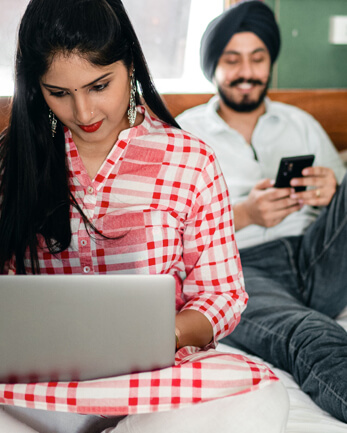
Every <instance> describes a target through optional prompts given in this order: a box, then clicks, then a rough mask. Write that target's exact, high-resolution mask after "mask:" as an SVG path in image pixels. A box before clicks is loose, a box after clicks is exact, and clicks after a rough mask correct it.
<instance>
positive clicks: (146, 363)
mask: <svg viewBox="0 0 347 433" xmlns="http://www.w3.org/2000/svg"><path fill="white" fill-rule="evenodd" d="M174 357H175V279H174V278H173V277H172V276H170V275H155V276H149V275H89V276H84V275H38V276H0V380H1V382H24V383H25V382H36V381H57V380H60V381H68V380H87V379H94V378H100V377H109V376H116V375H120V374H127V373H132V372H136V371H146V370H153V369H157V368H164V367H167V366H171V365H173V363H174Z"/></svg>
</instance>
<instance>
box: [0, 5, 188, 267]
mask: <svg viewBox="0 0 347 433" xmlns="http://www.w3.org/2000/svg"><path fill="white" fill-rule="evenodd" d="M59 53H63V54H70V53H77V54H80V55H82V56H84V57H85V58H86V59H87V60H89V61H90V62H91V63H92V64H95V65H99V66H106V65H110V64H112V63H114V62H117V61H122V62H123V63H124V65H125V66H126V67H127V68H128V70H130V68H131V66H134V68H135V76H136V81H137V85H138V88H139V89H140V91H141V97H142V99H143V102H144V103H145V104H146V105H147V106H148V107H149V108H150V110H151V111H152V112H153V113H154V114H155V115H156V116H157V117H158V118H159V119H161V120H163V121H165V122H167V123H169V124H170V125H172V126H175V127H179V126H178V124H177V123H176V121H175V120H174V119H173V117H172V116H171V114H170V113H169V111H168V110H167V108H166V107H165V105H164V103H163V101H162V99H161V98H160V96H159V94H158V92H157V90H156V89H155V86H154V84H153V81H152V78H151V76H150V73H149V71H148V67H147V63H146V60H145V58H144V55H143V52H142V49H141V46H140V44H139V41H138V39H137V36H136V34H135V31H134V29H133V26H132V24H131V22H130V20H129V17H128V15H127V13H126V11H125V9H124V6H123V4H122V2H121V1H120V0H31V1H30V3H29V5H28V7H27V9H26V12H25V14H24V16H23V18H22V21H21V25H20V28H19V34H18V47H17V56H16V68H15V90H14V96H13V100H12V110H11V116H10V122H9V127H8V128H7V130H6V131H5V132H4V133H3V134H2V136H1V137H0V179H1V183H0V197H1V198H0V201H1V204H0V273H3V272H4V269H5V265H6V263H7V262H8V261H9V260H10V259H11V258H12V257H14V258H15V261H16V271H17V273H19V274H24V273H26V270H25V264H24V257H25V253H26V251H27V250H29V252H30V258H31V259H30V260H31V271H32V273H39V272H40V266H39V261H38V254H37V249H38V247H39V244H41V241H40V239H42V238H43V239H44V241H45V244H46V246H47V247H48V250H49V252H50V253H52V254H56V253H59V252H62V251H64V250H65V249H66V248H68V246H69V245H70V242H71V236H72V234H71V228H70V219H69V217H70V214H69V212H70V206H71V205H73V206H75V207H76V208H77V209H78V210H79V212H80V213H81V215H82V217H83V219H84V222H85V223H86V224H89V226H90V227H93V226H92V225H91V224H90V223H89V222H88V220H87V218H86V217H85V216H84V215H83V212H82V210H81V209H80V208H79V206H78V204H77V202H76V200H75V199H74V197H73V196H72V194H71V192H70V190H69V184H68V169H67V162H66V156H65V142H64V131H63V125H62V124H61V123H60V122H59V121H58V127H57V132H56V134H55V136H54V137H52V134H51V127H50V123H49V110H48V106H47V104H46V102H45V101H44V98H43V95H42V92H41V89H40V79H41V77H42V76H43V75H44V74H45V72H46V71H47V70H48V68H49V66H50V64H51V62H52V60H53V58H54V55H55V54H59ZM136 98H137V102H139V95H138V92H137V94H136Z"/></svg>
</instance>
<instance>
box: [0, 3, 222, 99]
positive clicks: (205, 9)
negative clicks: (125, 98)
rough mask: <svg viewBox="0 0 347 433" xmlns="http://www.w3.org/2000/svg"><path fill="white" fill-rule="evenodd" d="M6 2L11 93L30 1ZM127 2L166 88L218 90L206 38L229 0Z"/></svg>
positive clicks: (2, 89)
mask: <svg viewBox="0 0 347 433" xmlns="http://www.w3.org/2000/svg"><path fill="white" fill-rule="evenodd" d="M228 1H229V2H230V0H228ZM1 2H2V8H1V9H2V13H1V16H0V41H1V44H0V96H8V95H12V93H13V64H14V53H15V46H16V33H17V31H18V25H19V21H20V18H21V15H22V14H23V12H24V10H25V8H26V6H27V4H28V0H16V1H15V2H14V1H13V0H1ZM123 3H124V6H125V7H126V9H127V11H128V12H129V16H130V18H131V20H132V23H133V25H134V27H135V31H136V33H137V35H138V37H139V40H140V42H141V45H142V48H143V51H144V53H145V56H146V59H147V61H148V64H149V68H150V70H151V72H152V75H153V78H154V81H155V83H156V86H157V88H158V90H159V91H160V92H162V93H185V92H186V93H194V92H196V93H199V92H202V93H205V92H206V93H208V92H213V86H212V85H211V83H209V82H208V81H207V80H206V79H205V78H204V76H203V73H202V71H201V69H200V56H199V47H200V39H201V36H202V34H203V32H204V30H205V28H206V26H207V24H208V23H209V22H210V21H211V20H212V19H213V18H214V17H215V16H217V15H219V14H220V13H222V12H223V8H224V5H225V4H226V0H213V1H211V0H171V1H163V0H141V1H139V0H123Z"/></svg>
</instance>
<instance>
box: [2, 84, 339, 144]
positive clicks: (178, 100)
mask: <svg viewBox="0 0 347 433" xmlns="http://www.w3.org/2000/svg"><path fill="white" fill-rule="evenodd" d="M211 96H212V94H164V95H163V99H164V101H165V103H166V104H167V106H168V108H169V110H170V112H171V113H172V115H173V116H177V115H178V114H180V113H181V112H182V111H184V110H187V109H188V108H191V107H194V106H196V105H199V104H203V103H205V102H207V101H208V100H209V99H210V98H211ZM269 96H270V98H271V99H273V100H276V101H280V102H286V103H288V104H292V105H295V106H297V107H299V108H302V109H303V110H305V111H307V112H309V113H310V114H312V115H313V117H315V118H316V119H317V120H318V121H319V122H320V123H321V125H322V126H323V128H324V129H325V130H326V132H327V133H328V135H329V136H330V138H331V140H332V142H333V143H334V144H335V146H336V148H337V149H338V150H339V151H344V150H347V90H344V89H343V90H340V89H338V90H327V89H319V90H270V91H269ZM9 106H10V99H9V98H6V97H2V98H0V131H1V130H2V129H3V128H4V127H6V125H7V123H8V117H9Z"/></svg>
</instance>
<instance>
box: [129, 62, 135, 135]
mask: <svg viewBox="0 0 347 433" xmlns="http://www.w3.org/2000/svg"><path fill="white" fill-rule="evenodd" d="M128 120H129V125H130V128H132V127H133V126H134V124H135V120H136V79H135V68H134V69H133V72H132V74H131V78H130V102H129V109H128Z"/></svg>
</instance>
